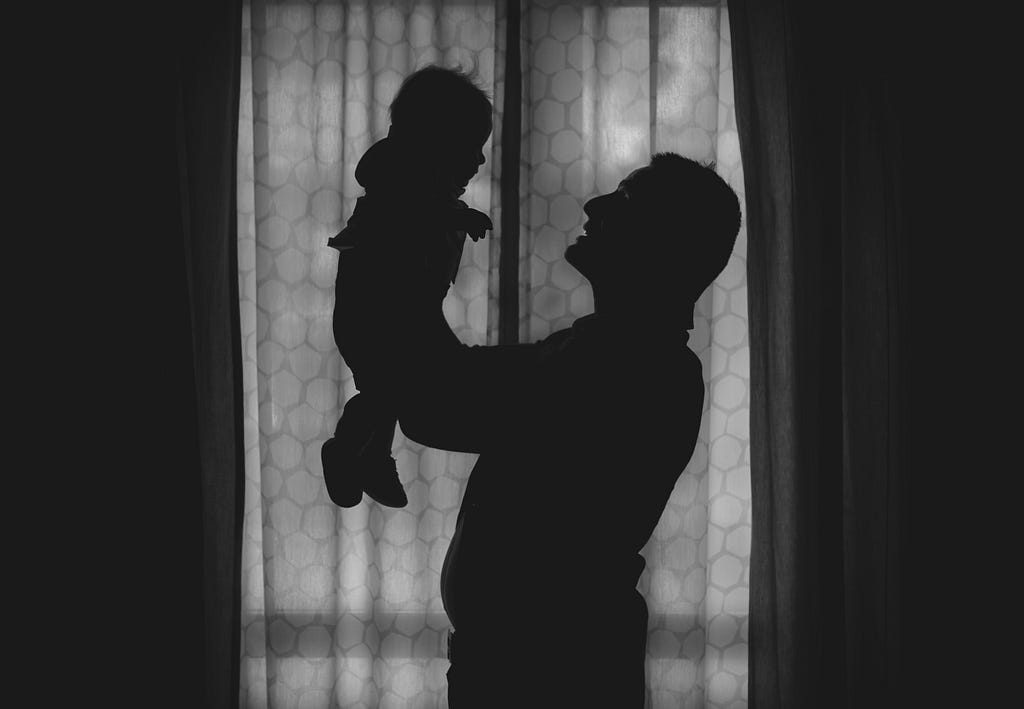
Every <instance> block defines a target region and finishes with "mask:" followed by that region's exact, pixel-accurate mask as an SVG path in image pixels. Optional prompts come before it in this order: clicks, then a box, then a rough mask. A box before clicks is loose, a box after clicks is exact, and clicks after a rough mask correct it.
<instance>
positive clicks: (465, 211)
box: [454, 201, 494, 241]
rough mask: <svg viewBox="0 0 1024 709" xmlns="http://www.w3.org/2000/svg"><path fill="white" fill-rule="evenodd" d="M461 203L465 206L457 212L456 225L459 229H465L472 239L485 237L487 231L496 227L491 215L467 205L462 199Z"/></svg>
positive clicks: (477, 239) (476, 239)
mask: <svg viewBox="0 0 1024 709" xmlns="http://www.w3.org/2000/svg"><path fill="white" fill-rule="evenodd" d="M459 204H462V205H463V206H464V208H462V209H458V210H456V212H455V224H454V226H455V228H456V229H457V230H458V231H464V232H466V234H468V235H469V238H470V239H472V240H473V241H479V240H480V239H482V238H483V236H484V232H485V231H487V230H492V229H494V224H493V222H491V218H490V217H489V216H487V215H486V214H484V213H483V212H480V211H477V210H476V209H470V208H469V207H466V206H465V202H461V201H460V202H459Z"/></svg>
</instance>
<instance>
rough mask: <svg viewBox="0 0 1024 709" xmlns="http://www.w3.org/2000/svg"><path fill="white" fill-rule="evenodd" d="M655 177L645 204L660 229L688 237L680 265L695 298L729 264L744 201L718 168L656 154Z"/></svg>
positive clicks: (644, 191)
mask: <svg viewBox="0 0 1024 709" xmlns="http://www.w3.org/2000/svg"><path fill="white" fill-rule="evenodd" d="M650 177H651V178H653V179H651V180H649V181H647V182H646V183H645V184H644V186H643V187H642V199H643V200H644V201H645V202H646V203H647V205H648V207H649V208H651V210H652V216H653V217H654V219H656V220H657V222H658V224H659V227H660V228H664V230H665V231H668V232H669V233H672V232H682V233H683V234H684V235H685V238H683V239H681V240H680V242H679V246H680V249H681V252H680V254H679V257H680V258H679V261H680V262H681V264H682V266H683V268H684V275H685V277H686V278H687V279H688V280H690V281H691V282H692V285H695V286H698V287H699V291H698V292H697V293H696V294H695V296H694V297H696V296H698V295H700V293H701V292H703V291H704V289H705V288H707V286H708V285H710V284H711V282H712V281H714V279H715V278H716V277H717V276H718V274H719V273H721V271H722V269H723V268H725V266H726V264H728V263H729V257H730V256H731V255H732V250H733V247H734V246H735V244H736V236H737V235H738V234H739V230H740V200H739V197H737V196H736V192H735V191H733V189H732V187H730V186H729V184H728V183H727V182H726V181H725V180H723V179H722V177H721V176H720V175H719V174H718V173H717V172H716V171H715V163H713V162H707V163H700V162H697V161H696V160H691V159H690V158H685V157H683V156H681V155H677V154H676V153H657V154H656V155H654V156H653V157H652V158H651V175H650Z"/></svg>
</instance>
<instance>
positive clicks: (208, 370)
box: [158, 0, 244, 709]
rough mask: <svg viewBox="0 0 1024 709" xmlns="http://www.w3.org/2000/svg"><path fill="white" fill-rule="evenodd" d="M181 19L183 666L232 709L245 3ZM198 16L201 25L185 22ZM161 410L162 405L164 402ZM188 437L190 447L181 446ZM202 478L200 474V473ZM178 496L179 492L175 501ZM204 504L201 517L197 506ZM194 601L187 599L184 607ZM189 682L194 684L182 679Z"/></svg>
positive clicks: (240, 472) (203, 700) (196, 691)
mask: <svg viewBox="0 0 1024 709" xmlns="http://www.w3.org/2000/svg"><path fill="white" fill-rule="evenodd" d="M195 5H196V6H195V7H193V8H189V7H180V6H179V7H178V8H176V10H177V11H178V12H180V13H181V15H180V16H177V19H176V21H175V22H174V23H172V26H174V27H176V28H177V29H178V30H179V34H178V36H177V37H176V38H175V40H176V50H177V55H176V59H177V61H176V65H175V73H174V77H175V79H176V82H175V84H174V85H172V86H171V87H169V90H170V91H172V92H174V93H175V94H176V101H175V110H176V127H177V141H176V147H177V151H176V152H177V166H178V177H179V184H178V188H179V192H180V194H179V197H180V204H181V210H182V211H181V215H180V218H181V233H182V235H183V237H184V254H185V284H186V287H187V303H188V318H189V320H190V324H191V345H192V353H191V354H192V371H193V374H194V385H195V393H194V398H192V399H190V403H191V405H193V406H194V407H195V410H194V412H192V411H190V412H189V415H188V417H187V419H186V421H185V422H186V423H187V422H188V421H189V420H192V419H193V417H194V421H195V424H196V426H195V428H194V429H192V431H190V432H194V433H195V435H196V438H195V439H194V441H195V445H196V446H197V448H198V450H197V451H196V454H195V456H194V459H193V460H194V461H195V464H196V469H195V470H191V469H186V470H185V471H182V472H183V473H185V474H184V475H182V476H180V477H179V478H177V479H175V480H174V482H173V484H174V485H177V486H183V487H186V488H188V489H190V490H195V491H196V493H195V495H193V494H192V493H191V492H189V493H187V494H182V498H183V499H184V500H185V501H186V502H187V504H188V505H189V507H188V508H185V509H181V510H180V511H179V513H180V520H181V521H182V522H187V521H189V520H194V521H195V522H197V523H198V524H199V525H200V529H201V532H200V535H199V537H198V538H193V537H190V536H189V535H188V534H183V535H182V539H183V540H184V541H191V542H192V543H193V544H195V545H196V546H195V547H192V546H190V547H189V549H188V551H187V552H186V554H185V555H186V556H188V555H191V554H194V555H195V556H196V557H198V559H199V561H198V563H199V564H201V567H202V573H201V575H199V574H196V575H192V574H190V573H189V571H188V570H187V569H183V570H182V571H183V572H184V575H185V577H186V578H194V579H201V586H202V588H201V598H202V601H201V607H200V608H197V609H196V610H197V612H198V613H199V614H200V618H199V619H198V620H197V621H196V622H197V626H199V627H200V628H201V630H200V633H201V636H202V637H201V639H199V641H198V642H197V643H196V645H195V646H194V652H195V656H194V657H189V658H186V665H188V664H189V663H192V662H195V661H196V659H198V660H199V662H200V663H201V664H202V670H201V672H202V685H201V687H200V686H193V687H192V691H191V696H192V700H193V701H195V702H196V704H197V705H199V706H204V707H210V708H214V707H217V708H223V709H227V707H233V706H235V705H236V704H237V687H238V678H239V662H238V635H239V610H240V599H241V582H240V579H241V574H240V563H239V560H240V557H241V530H242V509H243V486H242V482H243V480H244V467H243V447H242V442H243V441H242V428H241V424H242V396H241V394H242V390H241V368H240V362H241V347H240V340H241V338H240V322H239V311H238V290H237V288H236V284H237V282H238V281H237V270H238V262H237V254H236V243H237V241H236V225H235V219H236V213H237V211H236V199H237V191H236V189H235V160H236V158H235V155H236V152H235V151H236V146H237V141H238V139H237V131H238V96H239V61H238V57H239V53H240V39H241V3H240V2H239V1H238V0H221V1H219V2H216V3H212V4H211V3H204V4H203V5H202V9H201V11H200V7H199V4H198V3H196V4H195ZM189 9H191V10H193V11H194V13H195V16H200V17H202V18H203V21H202V22H184V21H183V20H182V19H181V18H182V17H184V16H186V15H187V14H188V13H187V11H188V10H189ZM158 405H159V404H158ZM190 444H192V441H191V440H189V439H186V440H185V441H184V442H183V445H185V446H188V445H190ZM193 476H195V477H193ZM179 494H181V493H179ZM192 505H197V506H198V509H192ZM183 601H184V602H186V603H187V602H188V601H187V599H183ZM185 681H189V680H185Z"/></svg>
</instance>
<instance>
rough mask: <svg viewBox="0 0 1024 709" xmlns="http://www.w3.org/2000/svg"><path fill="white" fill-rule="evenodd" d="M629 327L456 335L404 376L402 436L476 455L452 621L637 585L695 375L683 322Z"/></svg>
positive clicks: (456, 547)
mask: <svg viewBox="0 0 1024 709" xmlns="http://www.w3.org/2000/svg"><path fill="white" fill-rule="evenodd" d="M626 327H628V326H627V325H623V326H622V327H619V326H617V325H616V323H614V322H609V321H606V320H602V319H601V318H600V317H598V316H588V317H584V318H580V319H579V320H577V321H576V323H575V324H574V326H573V327H572V328H570V329H568V330H563V331H561V332H558V333H556V334H554V335H552V336H550V337H548V338H546V339H545V340H542V341H541V342H538V343H535V344H532V345H515V346H509V347H501V346H499V347H465V346H458V347H455V348H451V349H449V350H447V351H446V355H445V356H444V357H443V360H441V361H442V362H443V363H442V364H439V365H438V366H437V368H436V369H435V371H434V372H433V373H431V372H429V371H424V372H421V373H420V374H419V375H418V377H419V379H420V384H419V385H417V384H416V383H415V382H414V381H413V382H412V383H410V384H408V385H407V386H406V388H405V390H406V392H407V393H408V395H407V396H406V397H405V398H404V404H403V406H402V408H401V411H400V414H399V421H400V424H401V426H402V429H403V431H404V432H405V433H406V435H408V436H409V437H410V438H412V439H413V440H416V441H418V442H419V443H422V444H424V445H429V446H433V447H437V448H444V449H448V450H462V451H469V452H478V453H480V454H481V455H480V458H479V460H478V461H477V464H476V466H475V467H474V469H473V472H472V474H471V476H470V480H469V483H468V486H467V489H466V492H465V495H464V497H463V501H462V507H461V509H460V513H459V520H458V525H457V528H456V532H455V537H454V538H453V541H452V544H451V546H450V547H449V550H448V555H447V558H446V559H445V566H444V571H443V574H442V582H441V583H442V597H443V599H444V602H445V609H446V611H447V612H448V615H449V617H450V619H451V620H452V623H453V625H455V626H456V628H457V629H460V630H461V628H462V627H463V626H460V625H459V624H460V621H462V622H463V623H464V625H478V623H477V622H476V621H477V618H479V619H480V620H481V622H483V621H484V620H485V618H484V616H486V615H487V614H490V613H494V612H499V613H508V612H509V611H508V609H509V608H519V609H520V610H521V611H522V613H523V614H525V615H530V616H537V615H544V614H546V613H547V612H549V611H550V612H552V613H555V614H557V612H558V608H557V604H558V603H559V602H560V599H561V600H562V601H564V602H565V603H571V604H572V605H573V606H574V607H576V608H581V607H582V608H584V609H586V608H587V607H591V608H593V609H594V612H597V609H598V608H600V607H602V605H603V604H604V605H606V603H607V602H608V601H609V600H610V599H616V598H621V597H624V596H623V594H627V593H632V592H633V590H634V589H635V587H636V583H637V580H638V577H639V575H640V572H641V571H642V569H643V560H642V558H641V557H640V556H639V552H640V550H641V548H642V547H643V546H644V544H646V542H647V540H648V538H649V537H650V535H651V533H652V532H653V530H654V527H655V525H656V524H657V522H658V519H659V518H660V516H661V514H662V512H663V510H664V508H665V504H666V503H667V501H668V498H669V495H670V494H671V492H672V489H673V486H674V485H675V482H676V479H677V478H678V476H679V475H680V473H682V471H683V469H684V468H685V466H686V464H687V463H688V462H689V459H690V457H691V455H692V453H693V449H694V445H695V443H696V440H697V436H698V432H699V427H700V420H701V412H702V408H703V401H704V381H703V377H702V374H701V365H700V361H699V360H698V359H697V357H696V355H694V354H693V352H692V351H691V350H690V349H689V348H687V347H686V343H685V334H684V332H683V331H681V330H679V331H675V332H671V333H665V332H644V333H635V334H633V335H630V333H629V332H628V331H627V330H626ZM666 330H667V328H666ZM552 604H554V605H552ZM581 604H582V605H581ZM588 604H589V606H588ZM498 608H501V609H503V610H496V609H498Z"/></svg>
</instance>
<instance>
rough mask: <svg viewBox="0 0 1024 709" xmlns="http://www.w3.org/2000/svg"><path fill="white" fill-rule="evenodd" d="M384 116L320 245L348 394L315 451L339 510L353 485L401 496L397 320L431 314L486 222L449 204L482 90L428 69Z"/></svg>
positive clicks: (389, 498) (486, 125)
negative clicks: (333, 259)
mask: <svg viewBox="0 0 1024 709" xmlns="http://www.w3.org/2000/svg"><path fill="white" fill-rule="evenodd" d="M390 111H391V129H390V131H389V133H388V137H387V138H385V139H383V140H380V141H378V142H377V143H375V144H374V145H373V146H371V147H370V149H369V150H368V151H367V152H366V154H365V155H363V157H362V159H361V160H360V161H359V165H358V166H357V167H356V180H357V181H358V182H359V184H360V185H362V186H363V187H364V189H365V191H366V194H365V196H363V197H361V198H359V199H358V200H357V203H356V208H355V210H354V212H353V214H352V217H351V218H350V219H349V221H348V224H347V225H346V227H345V229H344V230H343V231H342V232H341V233H340V234H338V235H337V236H335V237H334V238H332V239H331V240H330V241H329V242H328V244H329V245H330V246H332V247H334V248H336V249H338V250H339V251H340V252H341V255H340V256H339V259H338V278H337V288H336V290H335V308H334V339H335V342H336V343H337V345H338V348H339V349H340V350H341V353H342V356H343V357H344V358H345V361H346V363H347V364H348V365H349V367H351V368H352V371H353V374H354V376H355V383H356V386H357V387H358V389H359V394H357V395H356V396H355V397H353V398H352V399H351V400H350V401H349V402H347V404H346V405H345V409H344V411H343V414H342V418H341V420H340V421H339V422H338V427H337V429H336V430H335V432H334V437H333V438H331V439H329V440H328V441H326V442H325V443H324V446H323V449H322V450H321V460H322V462H323V468H324V481H325V483H326V485H327V492H328V495H329V496H330V498H331V500H332V501H333V502H334V503H335V504H337V505H340V506H341V507H352V506H354V505H357V504H359V502H360V500H362V494H363V492H366V493H367V494H368V495H369V496H370V497H372V498H373V499H374V500H376V501H377V502H379V503H381V504H383V505H387V506H389V507H403V506H404V505H405V504H406V503H407V498H406V495H405V490H404V489H403V488H402V484H401V482H400V481H399V479H398V470H397V466H396V463H395V460H394V458H392V457H391V446H392V442H393V438H394V431H395V424H396V420H397V415H396V411H395V409H394V406H393V403H392V402H393V401H394V396H393V393H392V392H391V390H390V387H392V386H393V385H395V383H396V380H397V377H395V376H394V374H395V370H394V369H393V368H394V367H396V366H398V364H397V363H398V361H399V360H398V358H397V354H399V352H400V351H406V353H407V350H408V348H410V347H415V346H416V345H417V344H418V343H417V342H416V338H415V336H414V335H413V334H412V333H411V332H403V330H402V327H401V325H400V323H402V322H422V318H421V317H414V318H410V317H409V316H410V315H411V312H410V311H411V310H415V311H418V312H420V313H422V312H423V310H424V309H432V310H433V311H435V316H440V315H441V302H442V300H443V299H444V296H445V294H446V293H447V291H448V287H449V285H450V284H451V283H452V282H453V281H454V280H455V276H456V273H457V272H458V268H459V263H460V261H461V258H462V249H463V245H464V243H465V237H466V234H467V233H468V234H469V235H470V236H471V237H472V238H473V239H474V240H476V239H479V238H480V237H482V236H483V233H484V231H485V230H487V229H490V228H492V224H491V221H490V219H489V218H488V217H487V215H485V214H483V213H481V212H478V211H476V210H473V209H469V207H467V206H466V204H465V203H464V202H462V201H461V200H459V197H460V196H461V195H462V194H463V193H464V192H465V187H466V184H467V183H468V182H469V180H470V179H471V178H472V177H473V175H475V174H476V172H477V170H478V169H479V167H480V165H482V164H483V162H484V156H483V153H482V152H481V151H482V148H483V146H484V143H486V141H487V138H488V136H489V135H490V133H491V127H492V123H491V103H490V100H489V99H488V98H487V95H486V94H485V93H484V92H483V91H482V90H481V89H479V88H478V87H477V86H476V85H475V84H474V83H473V81H472V80H471V79H470V78H469V77H468V76H467V75H466V74H464V73H462V72H461V71H458V70H453V69H445V68H442V67H437V66H430V67H426V68H424V69H421V70H419V71H417V72H415V73H413V74H412V75H410V76H409V77H408V78H407V79H406V80H405V81H404V82H403V84H402V86H401V88H400V89H399V91H398V93H397V95H396V96H395V99H394V101H393V102H392V104H391V109H390ZM371 342H372V343H373V347H372V348H371V347H369V345H368V343H371ZM370 351H372V352H373V353H374V355H373V356H370V354H369V353H370ZM381 351H390V352H394V353H395V355H396V357H394V358H392V357H388V356H383V357H382V356H381V355H380V352H381Z"/></svg>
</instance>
